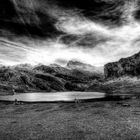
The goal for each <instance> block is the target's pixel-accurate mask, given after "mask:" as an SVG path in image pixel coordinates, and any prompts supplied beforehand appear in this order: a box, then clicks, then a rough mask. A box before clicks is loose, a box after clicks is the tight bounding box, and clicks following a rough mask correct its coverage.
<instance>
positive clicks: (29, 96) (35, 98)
mask: <svg viewBox="0 0 140 140" xmlns="http://www.w3.org/2000/svg"><path fill="white" fill-rule="evenodd" d="M104 97H105V93H100V92H56V93H23V94H17V95H8V96H0V100H1V101H14V100H15V99H17V100H18V101H25V102H53V101H74V100H75V99H81V100H82V99H99V98H104Z"/></svg>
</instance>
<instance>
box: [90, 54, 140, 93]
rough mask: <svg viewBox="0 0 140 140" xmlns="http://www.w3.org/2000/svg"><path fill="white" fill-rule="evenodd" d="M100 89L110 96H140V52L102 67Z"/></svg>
mask: <svg viewBox="0 0 140 140" xmlns="http://www.w3.org/2000/svg"><path fill="white" fill-rule="evenodd" d="M104 74H105V81H104V83H102V87H104V89H107V92H108V93H110V94H112V95H122V94H137V95H139V94H140V79H139V76H140V52H139V53H137V54H135V55H133V56H130V57H127V58H122V59H120V60H119V61H118V62H113V63H108V64H106V65H105V66H104ZM90 89H92V88H90Z"/></svg>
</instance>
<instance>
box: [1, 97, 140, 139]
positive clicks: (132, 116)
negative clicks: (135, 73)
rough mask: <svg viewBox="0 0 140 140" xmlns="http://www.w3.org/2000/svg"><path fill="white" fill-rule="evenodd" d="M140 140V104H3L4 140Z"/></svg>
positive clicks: (117, 102) (130, 102)
mask: <svg viewBox="0 0 140 140" xmlns="http://www.w3.org/2000/svg"><path fill="white" fill-rule="evenodd" d="M63 139H64V140H100V139H101V140H139V139H140V100H138V99H132V100H125V101H102V102H99V101H98V102H87V103H79V104H75V103H42V104H41V103H38V104H23V105H14V104H11V103H10V104H8V103H0V140H63Z"/></svg>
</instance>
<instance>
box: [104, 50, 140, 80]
mask: <svg viewBox="0 0 140 140" xmlns="http://www.w3.org/2000/svg"><path fill="white" fill-rule="evenodd" d="M104 73H105V77H106V78H117V77H122V76H140V52H139V53H137V54H135V55H133V56H131V57H127V58H122V59H120V60H119V61H118V62H113V63H108V64H106V65H105V66H104Z"/></svg>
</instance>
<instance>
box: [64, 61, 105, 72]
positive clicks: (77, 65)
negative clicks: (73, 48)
mask: <svg viewBox="0 0 140 140" xmlns="http://www.w3.org/2000/svg"><path fill="white" fill-rule="evenodd" d="M67 68H69V69H78V70H82V71H89V72H92V73H103V67H95V66H92V65H90V64H85V63H82V62H79V61H73V60H71V61H69V62H68V63H67Z"/></svg>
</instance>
